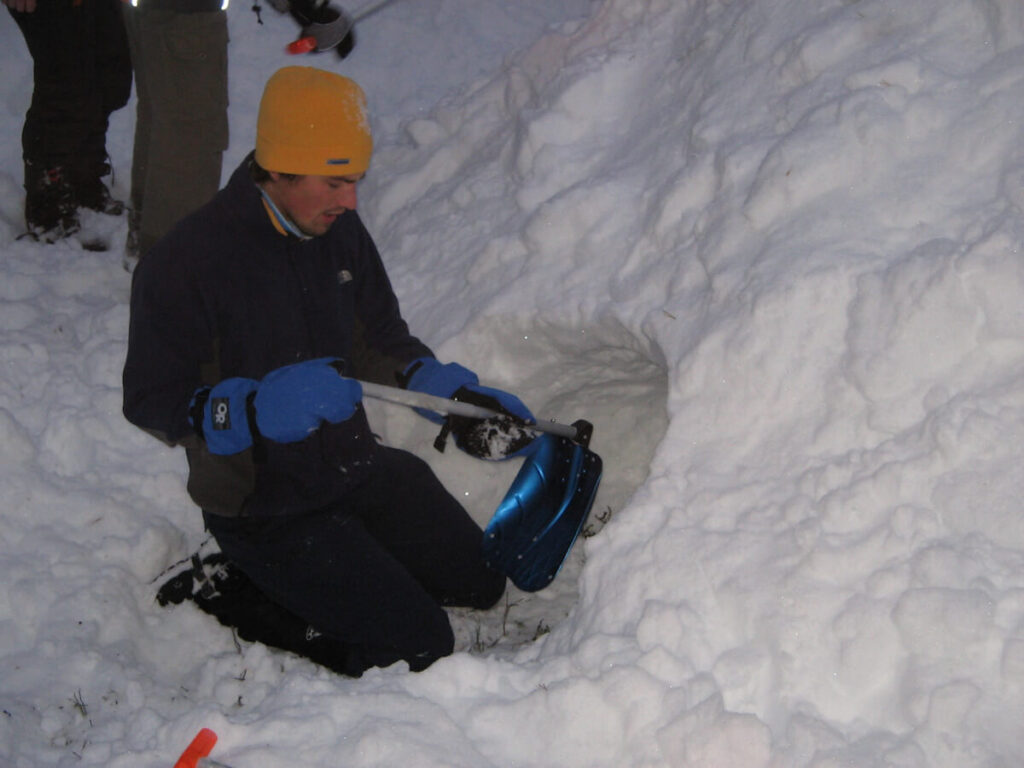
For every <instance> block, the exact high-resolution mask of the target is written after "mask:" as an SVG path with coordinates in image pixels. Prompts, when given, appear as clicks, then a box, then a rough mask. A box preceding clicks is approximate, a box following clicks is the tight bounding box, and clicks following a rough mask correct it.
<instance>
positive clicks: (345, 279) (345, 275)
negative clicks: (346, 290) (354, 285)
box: [338, 269, 352, 285]
mask: <svg viewBox="0 0 1024 768" xmlns="http://www.w3.org/2000/svg"><path fill="white" fill-rule="evenodd" d="M351 282H352V273H351V272H349V271H348V270H347V269H343V270H341V272H339V273H338V285H344V284H345V283H351Z"/></svg>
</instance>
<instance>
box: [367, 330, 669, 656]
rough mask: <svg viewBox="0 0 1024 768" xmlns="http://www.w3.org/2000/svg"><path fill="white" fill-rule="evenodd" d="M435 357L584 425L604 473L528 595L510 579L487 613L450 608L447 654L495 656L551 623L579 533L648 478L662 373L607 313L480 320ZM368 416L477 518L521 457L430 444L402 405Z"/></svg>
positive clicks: (565, 597) (567, 592)
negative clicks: (451, 641) (578, 321)
mask: <svg viewBox="0 0 1024 768" xmlns="http://www.w3.org/2000/svg"><path fill="white" fill-rule="evenodd" d="M437 355H438V357H439V358H440V359H442V360H465V361H472V363H471V365H472V367H474V369H475V370H476V371H477V373H478V374H479V375H480V379H481V383H483V384H489V385H493V386H497V387H502V388H505V389H508V390H509V391H512V392H515V393H516V394H517V395H518V396H519V397H520V398H522V400H523V401H524V402H525V403H526V404H527V405H528V406H529V407H530V409H531V410H532V411H533V412H534V414H535V415H536V416H537V417H538V418H542V419H554V420H555V421H559V422H563V423H567V424H570V423H572V422H573V421H575V420H576V419H586V420H587V421H590V422H591V423H592V424H593V425H594V436H593V439H592V441H591V444H590V448H591V450H593V451H595V452H596V453H597V454H598V455H599V456H601V458H602V460H603V463H604V474H603V477H602V480H601V486H600V489H599V491H598V495H597V498H596V500H595V502H594V506H593V508H592V510H591V513H590V518H589V520H588V522H587V524H586V526H585V527H584V530H583V534H582V535H581V537H580V538H579V539H578V540H577V542H576V544H575V546H574V547H573V549H572V551H571V552H570V553H569V557H568V558H567V559H566V561H565V564H564V565H563V567H562V570H561V571H560V572H559V574H558V577H557V578H556V579H555V581H554V582H553V583H552V584H551V585H550V586H548V587H546V588H545V589H543V590H541V591H540V592H536V593H526V592H522V591H520V590H518V589H516V588H515V587H514V586H512V585H511V583H509V587H508V590H507V592H506V595H505V597H504V598H503V599H502V602H501V603H499V604H498V605H497V606H496V607H495V608H493V609H491V610H490V611H485V612H481V611H468V610H461V609H452V610H450V611H449V615H450V617H451V620H452V628H453V630H454V631H455V637H456V651H457V652H458V651H469V652H470V653H477V654H485V655H490V654H495V653H501V652H502V651H511V650H515V649H516V648H518V647H519V646H521V645H523V644H526V643H530V642H532V641H533V640H535V639H536V638H538V637H539V636H541V635H543V634H545V633H547V632H548V631H550V630H551V629H552V628H553V627H554V626H555V625H556V624H558V623H559V622H561V621H562V620H563V619H564V618H565V617H566V616H568V614H569V611H570V610H571V609H572V607H573V605H575V603H576V601H577V597H578V589H577V581H578V579H579V575H580V572H581V571H582V569H583V567H584V564H585V561H586V550H587V541H588V539H589V538H592V537H594V536H598V535H600V531H601V529H602V528H603V527H604V525H605V523H607V522H608V521H609V520H610V519H612V518H613V517H614V515H615V514H616V512H618V511H620V510H621V509H622V508H623V507H624V506H625V505H626V504H627V503H628V502H629V499H630V497H631V496H632V494H633V492H634V491H635V490H636V489H637V488H638V487H639V486H640V485H642V484H643V482H644V481H645V480H646V479H647V476H648V473H649V469H650V463H651V459H652V457H653V455H654V452H655V449H656V448H657V446H658V444H659V443H660V442H661V440H662V438H663V437H664V435H665V430H666V426H667V408H666V403H667V397H668V378H667V375H666V368H665V364H664V362H663V358H662V356H661V354H660V350H658V348H657V347H656V346H655V345H653V344H652V343H651V342H650V341H649V340H647V339H642V338H639V337H637V336H636V335H635V334H633V333H632V332H630V331H629V330H627V329H626V328H624V327H623V326H622V325H621V324H620V323H618V322H614V321H612V322H607V323H605V324H602V325H598V326H595V327H589V328H577V329H567V328H565V327H561V326H556V325H551V324H545V323H543V322H540V321H533V322H520V321H514V320H503V321H498V320H490V321H487V322H484V323H479V324H478V325H477V326H475V327H474V328H472V329H470V330H468V331H466V332H465V333H463V334H461V335H460V336H459V337H458V338H457V339H455V340H453V341H452V342H451V343H449V344H446V345H444V346H442V347H441V348H439V349H438V350H437ZM367 410H368V412H369V416H370V420H371V424H373V425H374V429H375V431H377V432H378V433H380V434H381V435H382V437H383V439H384V440H385V442H387V443H389V444H391V445H394V446H396V447H401V448H406V449H407V450H411V451H414V452H415V453H417V454H418V455H419V456H421V457H423V458H424V459H426V461H427V462H428V463H430V465H431V466H432V467H433V469H434V471H435V472H436V473H437V475H438V477H439V478H440V479H441V480H442V482H444V484H445V486H446V487H447V488H448V490H449V491H451V492H452V493H453V494H454V495H455V496H456V497H457V498H458V499H459V500H460V501H461V502H462V503H463V505H464V506H465V507H466V509H467V510H469V512H470V514H472V515H473V517H474V518H475V519H476V520H477V522H478V523H479V524H480V525H481V526H482V527H483V526H486V525H487V522H488V521H489V520H490V517H491V515H492V513H493V512H494V510H495V509H496V508H497V506H498V504H499V503H500V501H501V499H502V498H503V497H504V495H505V493H506V492H507V491H508V488H509V485H510V484H511V483H512V480H513V478H514V477H515V474H516V472H517V471H518V469H519V466H520V464H521V459H512V460H509V461H505V462H488V461H482V460H479V459H474V458H471V457H469V456H466V455H465V454H463V453H462V452H461V451H458V450H457V449H455V447H454V445H452V444H451V443H450V442H449V445H448V447H447V448H446V450H445V451H444V453H438V452H437V451H435V450H434V449H433V448H432V447H431V444H432V442H433V440H434V437H435V436H436V434H437V428H436V427H434V426H433V425H431V424H430V423H428V422H427V421H426V420H424V419H421V418H419V417H417V416H416V415H415V414H412V412H411V411H409V410H408V409H404V408H401V407H397V406H394V405H388V404H381V403H377V402H370V401H367Z"/></svg>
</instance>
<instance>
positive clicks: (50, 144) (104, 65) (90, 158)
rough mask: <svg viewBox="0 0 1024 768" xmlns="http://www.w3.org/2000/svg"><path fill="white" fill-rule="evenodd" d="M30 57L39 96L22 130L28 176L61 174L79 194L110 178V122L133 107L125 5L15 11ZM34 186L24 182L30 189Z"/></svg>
mask: <svg viewBox="0 0 1024 768" xmlns="http://www.w3.org/2000/svg"><path fill="white" fill-rule="evenodd" d="M11 16H12V17H13V18H14V20H15V21H16V22H17V24H18V26H19V27H20V28H21V31H22V34H23V35H24V36H25V42H26V44H27V45H28V50H29V53H30V54H31V55H32V63H33V78H34V88H33V92H32V102H31V104H30V106H29V109H28V113H27V114H26V116H25V124H24V128H23V130H22V153H23V157H24V160H25V163H26V173H28V168H29V167H30V166H31V167H33V168H35V169H38V170H39V171H42V170H45V169H50V168H54V167H57V166H60V167H63V169H64V171H65V173H66V174H67V177H68V181H69V182H70V183H71V185H72V186H73V187H74V188H76V189H77V188H85V187H88V186H89V185H94V184H96V183H97V182H98V180H99V179H100V177H102V176H105V175H106V174H107V173H108V172H109V166H108V164H107V148H106V135H107V124H108V120H109V117H110V114H111V113H112V112H113V111H114V110H116V109H119V108H121V107H123V106H124V105H125V104H127V103H128V98H129V97H130V96H131V87H132V68H131V57H130V55H129V52H128V38H127V35H126V33H125V29H124V22H123V20H122V18H121V0H37V4H36V8H35V10H34V11H32V12H31V13H20V12H18V11H15V10H13V9H12V10H11ZM32 181H33V180H32V179H26V188H28V187H29V186H30V185H31V183H32Z"/></svg>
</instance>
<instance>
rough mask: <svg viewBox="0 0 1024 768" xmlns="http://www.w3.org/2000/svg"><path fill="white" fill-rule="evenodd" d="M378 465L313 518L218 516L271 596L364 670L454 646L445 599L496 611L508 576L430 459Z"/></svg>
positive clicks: (382, 457)
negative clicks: (492, 565) (493, 563)
mask: <svg viewBox="0 0 1024 768" xmlns="http://www.w3.org/2000/svg"><path fill="white" fill-rule="evenodd" d="M374 464H375V471H374V472H373V473H372V474H371V476H370V478H369V479H368V480H367V482H366V483H365V484H363V485H362V486H360V487H359V488H358V489H356V490H355V491H353V492H352V493H350V494H349V495H348V496H346V498H345V499H343V500H342V501H341V502H339V503H336V504H334V505H332V506H330V507H328V508H326V509H322V510H319V511H316V512H310V513H306V514H302V515H282V516H280V517H260V518H251V517H239V518H229V517H222V516H218V515H212V514H206V515H205V516H204V517H205V520H206V524H207V527H208V528H209V529H210V532H211V533H212V534H213V535H214V537H215V538H216V539H217V543H218V544H219V545H220V548H221V550H222V551H223V553H224V554H225V555H226V556H227V558H228V559H229V560H230V561H231V562H232V563H234V564H235V565H237V566H238V568H240V569H241V570H242V571H243V572H244V573H245V574H246V575H247V576H248V577H249V579H250V580H251V581H252V582H253V584H255V585H256V587H257V588H258V589H259V590H260V591H261V592H262V593H263V594H264V595H266V596H267V597H268V598H269V599H270V600H271V601H273V602H274V603H276V604H277V605H279V606H281V607H282V608H284V609H286V610H287V611H288V612H289V613H291V614H294V615H295V616H298V617H300V618H301V619H302V620H303V621H304V622H307V623H308V624H309V625H310V626H311V627H312V628H315V629H316V630H317V631H318V632H321V633H323V634H324V635H326V636H328V637H330V638H331V639H332V640H333V641H334V642H335V643H337V644H340V646H341V647H343V648H344V654H343V656H344V659H343V661H342V662H340V663H337V662H336V663H334V664H332V666H334V668H335V669H336V670H337V671H341V672H344V673H346V674H349V675H353V676H358V675H360V674H361V673H362V672H363V671H365V670H366V669H368V668H370V667H373V666H381V667H383V666H388V665H390V664H393V663H394V662H396V661H399V660H405V661H407V662H408V663H409V666H410V668H411V669H413V670H422V669H425V668H426V667H428V666H429V665H430V664H431V663H433V662H434V661H436V660H437V659H439V658H441V657H443V656H447V655H449V654H450V653H451V652H452V647H453V642H454V641H453V637H452V631H451V626H450V625H449V623H448V616H447V614H446V613H445V612H444V610H443V609H442V607H441V606H456V605H458V606H467V607H473V608H489V607H491V606H492V605H494V604H495V603H496V602H497V601H498V599H499V598H500V597H501V595H502V594H503V593H504V590H505V577H504V576H502V575H501V574H499V573H496V572H495V571H492V570H490V569H489V568H487V567H486V565H485V564H484V562H483V557H482V554H481V549H480V547H481V542H482V538H483V532H482V531H481V529H480V527H479V526H478V525H477V524H476V523H475V522H474V521H473V519H472V518H471V517H470V516H469V515H468V514H467V513H466V511H465V510H464V509H463V508H462V506H461V505H460V504H459V503H458V502H457V501H456V500H455V499H454V498H453V497H452V496H451V494H449V493H448V492H447V491H446V490H445V488H444V486H443V485H442V484H441V482H440V481H439V480H438V479H437V477H436V476H435V475H434V473H433V472H432V471H431V469H430V468H429V466H428V465H427V464H426V462H424V461H423V460H422V459H419V458H418V457H416V456H413V455H412V454H410V453H407V452H405V451H401V450H397V449H394V448H385V447H381V448H380V449H379V450H378V452H377V454H376V456H375V459H374Z"/></svg>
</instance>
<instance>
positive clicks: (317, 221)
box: [263, 171, 364, 237]
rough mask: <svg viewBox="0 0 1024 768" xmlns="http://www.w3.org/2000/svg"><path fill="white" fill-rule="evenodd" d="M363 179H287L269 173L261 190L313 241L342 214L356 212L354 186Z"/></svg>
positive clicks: (322, 177)
mask: <svg viewBox="0 0 1024 768" xmlns="http://www.w3.org/2000/svg"><path fill="white" fill-rule="evenodd" d="M363 175H364V174H361V173H360V174H357V175H354V176H299V177H297V178H287V177H285V176H282V175H281V174H279V173H274V172H273V171H271V173H270V181H268V182H265V183H264V184H263V189H264V190H266V192H267V194H268V195H270V199H271V200H273V201H274V205H276V206H277V207H278V208H279V209H280V211H281V213H283V214H284V215H285V216H287V217H288V218H289V219H291V221H292V223H294V224H295V225H296V226H297V227H298V228H299V229H301V230H302V231H303V232H304V233H305V234H307V235H310V236H312V237H315V236H317V235H322V234H324V233H325V232H326V231H327V230H328V229H330V228H331V224H333V223H334V220H335V219H336V218H338V216H340V215H341V214H343V213H344V212H345V211H354V210H355V209H356V182H358V181H359V180H360V179H362V178H363Z"/></svg>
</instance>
